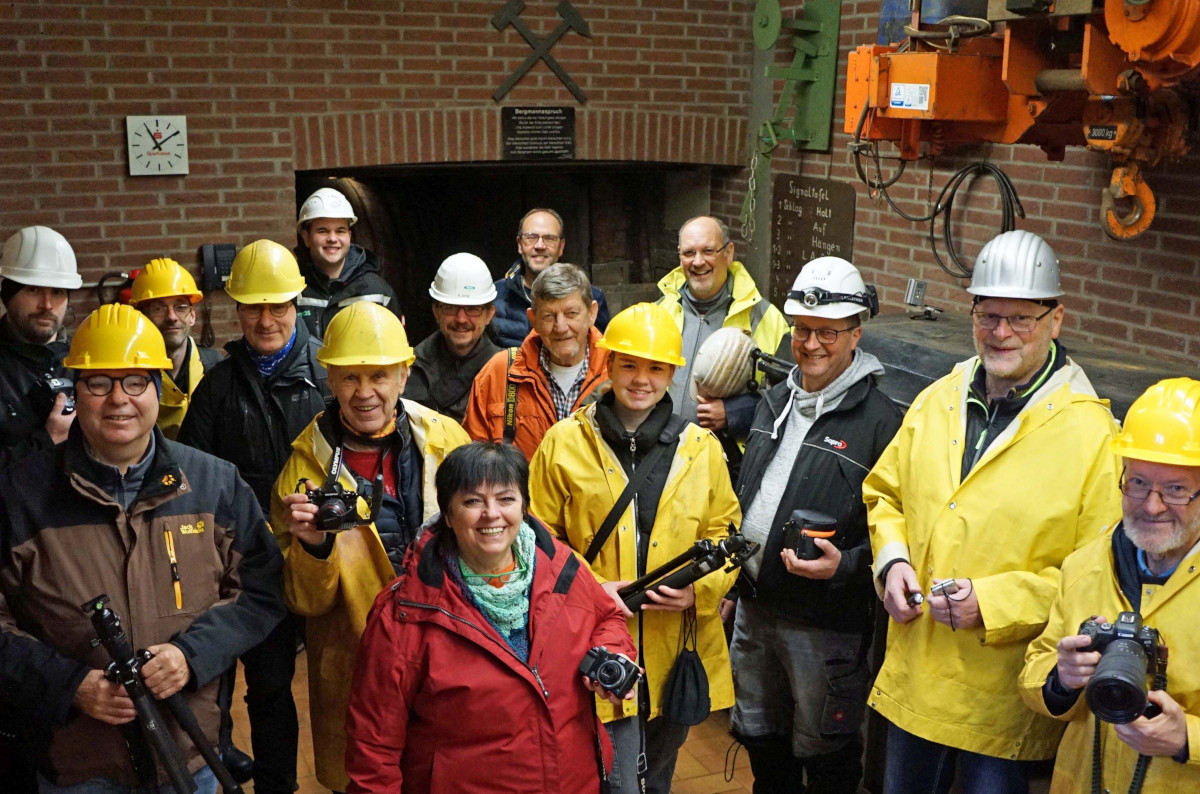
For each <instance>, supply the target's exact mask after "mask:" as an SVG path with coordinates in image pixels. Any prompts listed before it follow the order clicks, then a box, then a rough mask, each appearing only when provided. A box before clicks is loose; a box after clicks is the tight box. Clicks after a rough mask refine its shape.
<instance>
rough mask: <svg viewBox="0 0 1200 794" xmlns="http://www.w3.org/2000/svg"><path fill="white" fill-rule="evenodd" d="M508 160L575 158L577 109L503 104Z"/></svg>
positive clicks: (502, 113) (501, 111) (502, 120)
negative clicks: (505, 105) (506, 105)
mask: <svg viewBox="0 0 1200 794" xmlns="http://www.w3.org/2000/svg"><path fill="white" fill-rule="evenodd" d="M500 131H501V133H502V134H503V137H504V159H505V160H574V159H575V108H573V107H528V108H527V107H503V108H500Z"/></svg>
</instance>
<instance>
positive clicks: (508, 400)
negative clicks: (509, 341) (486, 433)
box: [504, 347, 517, 444]
mask: <svg viewBox="0 0 1200 794" xmlns="http://www.w3.org/2000/svg"><path fill="white" fill-rule="evenodd" d="M516 357H517V348H515V347H510V348H509V349H508V367H507V368H506V369H505V370H504V373H505V376H504V443H506V444H511V443H513V439H514V438H516V437H517V384H516V383H515V382H514V381H512V380H510V379H509V378H508V372H509V370H511V369H512V365H513V359H515V358H516Z"/></svg>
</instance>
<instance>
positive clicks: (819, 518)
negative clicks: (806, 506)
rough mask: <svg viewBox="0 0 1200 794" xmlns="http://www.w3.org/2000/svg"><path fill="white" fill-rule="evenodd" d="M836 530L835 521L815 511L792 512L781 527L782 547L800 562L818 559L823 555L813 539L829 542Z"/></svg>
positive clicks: (831, 517)
mask: <svg viewBox="0 0 1200 794" xmlns="http://www.w3.org/2000/svg"><path fill="white" fill-rule="evenodd" d="M836 530H837V519H836V518H834V517H833V516H828V515H825V514H824V513H818V512H817V511H815V510H793V511H792V515H791V517H790V518H789V519H788V520H787V523H785V524H784V525H783V546H784V548H787V549H791V550H792V551H794V552H796V556H797V557H799V558H800V559H802V560H816V559H820V558H821V557H822V556H823V555H822V552H821V550H820V549H819V548H817V544H816V543H814V542H813V538H825V539H826V540H830V539H831V538H833V536H834V533H835V532H836ZM831 542H832V541H831Z"/></svg>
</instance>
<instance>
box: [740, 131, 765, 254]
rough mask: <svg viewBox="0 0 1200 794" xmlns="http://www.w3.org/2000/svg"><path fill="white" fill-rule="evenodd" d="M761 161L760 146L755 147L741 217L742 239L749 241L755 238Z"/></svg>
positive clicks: (751, 157) (751, 156)
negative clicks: (756, 196)
mask: <svg viewBox="0 0 1200 794" xmlns="http://www.w3.org/2000/svg"><path fill="white" fill-rule="evenodd" d="M760 162H761V157H760V155H759V151H758V147H757V146H755V147H754V153H753V154H752V155H750V182H749V184H748V185H747V186H746V200H745V201H744V202H742V216H741V218H739V220H741V222H742V239H743V240H745V241H746V242H747V243H748V242H750V241H751V240H753V239H754V226H755V222H754V210H755V207H756V206H757V199H756V198H755V195H754V194H755V193H757V192H758V167H759V163H760Z"/></svg>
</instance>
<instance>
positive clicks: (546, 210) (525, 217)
mask: <svg viewBox="0 0 1200 794" xmlns="http://www.w3.org/2000/svg"><path fill="white" fill-rule="evenodd" d="M539 212H544V213H546V214H547V215H549V216H551V217H553V218H554V220H556V221H558V236H559V237H564V236H565V235H566V231H567V227H566V226H564V225H563V219H562V216H561V215H559V214H558V213H557V212H555V211H554V210H552V209H550V208H549V207H534V208H533V209H531V210H530V211H529V212H527V213H525V214H524V215H522V216H521V220H520V221H519V222H518V223H517V237H520V236H521V232H523V231H525V221H527V220H529V216H530V215H536V214H538V213H539Z"/></svg>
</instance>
